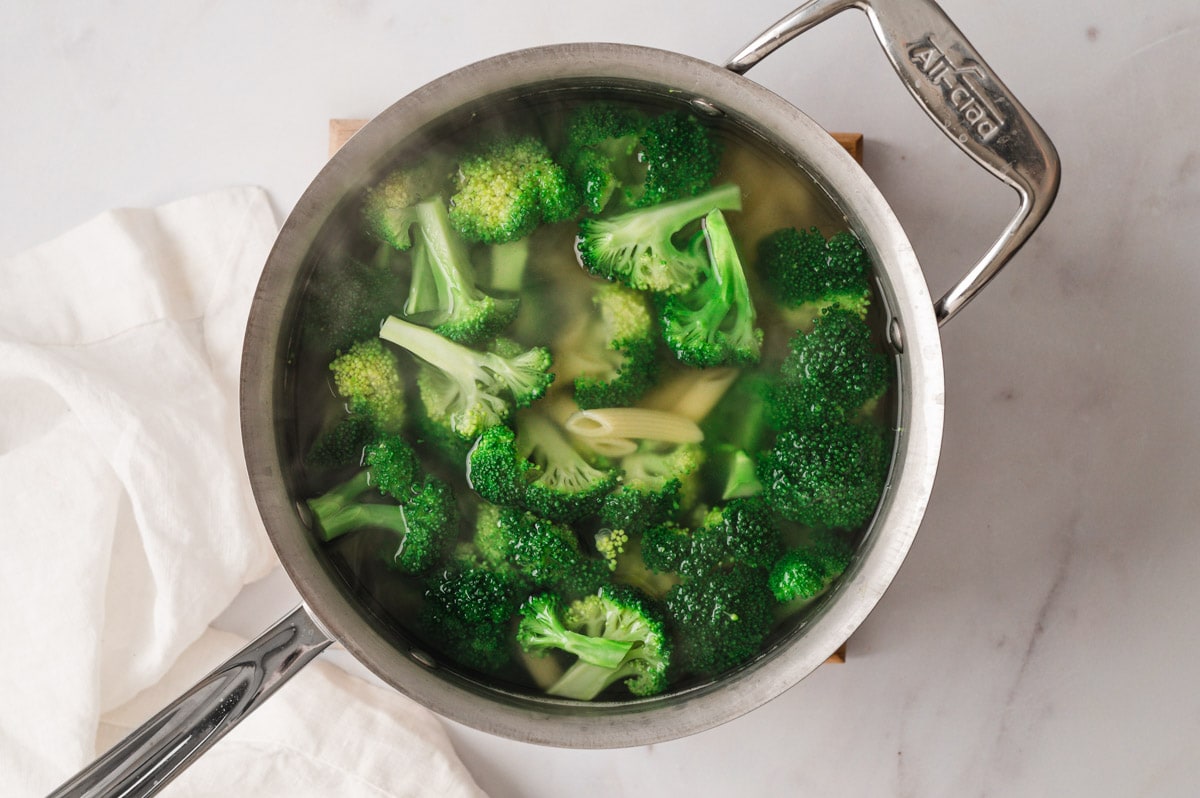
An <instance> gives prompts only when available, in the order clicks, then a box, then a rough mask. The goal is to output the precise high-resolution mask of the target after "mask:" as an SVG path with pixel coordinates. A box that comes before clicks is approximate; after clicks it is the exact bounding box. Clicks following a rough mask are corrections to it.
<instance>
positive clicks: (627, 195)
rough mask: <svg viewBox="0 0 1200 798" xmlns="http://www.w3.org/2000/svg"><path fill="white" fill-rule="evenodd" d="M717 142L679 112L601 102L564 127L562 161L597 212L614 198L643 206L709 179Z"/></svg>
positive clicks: (693, 119)
mask: <svg viewBox="0 0 1200 798" xmlns="http://www.w3.org/2000/svg"><path fill="white" fill-rule="evenodd" d="M720 155H721V148H720V144H719V142H717V141H716V140H715V139H714V138H712V137H711V136H710V135H709V132H708V131H707V130H706V129H705V128H704V126H703V125H702V124H701V122H700V120H699V119H697V118H696V117H695V116H692V115H691V114H687V113H684V112H670V113H665V114H661V115H659V116H656V117H652V118H647V117H646V116H644V115H643V114H641V113H639V112H637V111H634V110H629V109H624V108H620V107H617V106H613V105H609V104H606V103H593V104H589V105H585V106H583V107H581V108H580V109H578V110H577V111H576V113H575V115H574V116H573V117H572V118H571V120H570V122H569V123H568V127H567V147H566V150H565V152H564V154H563V162H564V164H565V165H566V166H567V168H568V170H569V171H570V173H571V176H572V177H573V179H574V180H575V183H576V185H578V186H579V188H580V192H581V194H582V195H583V200H584V206H585V207H586V209H587V210H588V211H589V212H591V213H600V212H601V211H602V210H604V208H605V207H606V206H608V204H609V202H610V200H612V199H613V197H617V198H618V199H619V204H620V205H623V206H625V207H646V206H649V205H657V204H658V203H660V202H664V201H667V200H674V199H679V198H681V197H688V196H692V195H694V194H696V193H698V192H700V191H702V190H704V189H705V188H707V187H708V185H709V184H710V183H711V182H712V179H713V176H714V175H715V174H716V171H717V166H718V165H719V163H720Z"/></svg>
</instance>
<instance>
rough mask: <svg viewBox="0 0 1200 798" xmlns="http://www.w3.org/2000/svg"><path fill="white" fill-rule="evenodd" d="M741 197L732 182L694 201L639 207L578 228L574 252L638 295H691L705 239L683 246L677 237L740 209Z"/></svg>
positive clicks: (700, 237)
mask: <svg viewBox="0 0 1200 798" xmlns="http://www.w3.org/2000/svg"><path fill="white" fill-rule="evenodd" d="M741 207H742V192H741V189H739V188H738V187H737V186H736V185H733V184H732V183H730V184H726V185H723V186H718V187H717V188H713V189H710V190H708V191H706V192H704V193H703V194H698V195H696V196H694V197H686V198H683V199H678V200H674V201H671V202H664V203H660V204H658V205H654V206H651V207H648V208H638V209H635V210H631V211H626V212H625V213H622V214H619V215H617V216H610V217H607V218H602V219H599V218H587V219H584V220H582V221H581V222H580V223H579V235H578V237H577V238H576V239H575V251H576V254H577V255H578V257H579V261H580V263H582V264H583V265H584V266H585V267H586V268H587V269H588V270H590V271H591V272H592V273H593V274H595V275H597V276H600V277H604V278H606V279H608V280H614V281H617V282H622V283H625V284H626V285H628V286H631V287H633V288H636V289H638V290H639V291H656V292H661V293H672V294H678V293H682V292H684V291H688V290H690V289H691V288H692V287H693V286H695V285H696V282H697V281H698V280H699V279H700V277H701V274H702V272H703V270H704V269H705V268H706V264H707V262H708V251H707V247H706V245H705V240H704V235H703V234H700V233H697V234H695V235H692V236H690V237H689V238H688V240H687V241H686V242H685V243H684V244H683V245H682V246H677V245H676V243H675V238H676V235H677V234H679V233H680V231H682V230H683V229H684V228H685V227H687V226H688V225H689V224H690V223H692V222H695V221H697V220H699V219H703V218H704V217H705V216H706V215H707V214H708V213H710V212H711V211H713V210H726V211H728V210H734V211H736V210H741Z"/></svg>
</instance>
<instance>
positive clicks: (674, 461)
mask: <svg viewBox="0 0 1200 798" xmlns="http://www.w3.org/2000/svg"><path fill="white" fill-rule="evenodd" d="M703 461H704V450H703V449H702V448H701V447H700V446H699V445H697V444H679V445H674V446H663V445H662V444H653V443H649V442H646V443H643V444H642V445H641V446H639V447H638V450H637V451H635V452H634V453H633V454H630V455H626V456H625V457H624V458H622V459H621V468H622V471H623V476H622V482H621V487H620V488H618V489H617V490H616V491H614V492H612V493H610V494H609V495H608V496H606V497H604V501H603V503H602V504H601V505H600V521H601V523H602V524H604V525H605V526H607V527H608V528H610V529H614V530H623V531H624V532H625V533H627V534H628V535H639V534H641V533H642V532H643V531H644V530H645V529H647V528H648V527H650V526H653V525H655V524H661V523H664V522H666V521H668V520H670V519H672V518H674V517H675V515H677V514H678V512H679V510H680V504H681V501H683V499H684V497H686V496H688V495H690V494H692V493H694V492H695V489H696V488H695V485H694V483H695V481H696V478H697V475H698V474H699V471H700V465H701V463H702V462H703Z"/></svg>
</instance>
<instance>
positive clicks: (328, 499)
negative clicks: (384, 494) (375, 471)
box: [308, 469, 372, 540]
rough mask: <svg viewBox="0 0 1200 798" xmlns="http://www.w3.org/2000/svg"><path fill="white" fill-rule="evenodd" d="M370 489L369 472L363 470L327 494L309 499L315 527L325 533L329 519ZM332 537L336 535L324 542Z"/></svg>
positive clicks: (329, 538) (326, 538) (327, 537)
mask: <svg viewBox="0 0 1200 798" xmlns="http://www.w3.org/2000/svg"><path fill="white" fill-rule="evenodd" d="M371 487H372V485H371V472H370V471H369V470H366V469H364V470H362V471H359V472H358V473H357V474H355V475H354V476H353V477H351V478H350V479H348V480H347V481H345V482H343V483H342V484H341V485H338V486H337V487H336V488H333V489H332V490H330V491H328V492H327V493H324V494H322V495H321V496H318V497H316V498H315V499H309V500H308V507H309V509H310V510H312V513H313V515H314V516H315V517H316V521H317V525H318V526H319V527H320V528H321V530H322V532H324V531H325V529H326V524H327V523H328V522H329V520H330V519H332V518H333V517H334V516H336V515H337V514H338V513H339V512H341V511H342V510H343V509H345V508H346V507H347V506H348V505H350V504H351V502H353V501H354V500H355V499H357V498H358V497H359V496H361V495H363V494H364V493H366V492H367V490H369V489H370V488H371ZM343 531H347V530H343ZM339 534H341V533H339ZM334 537H336V535H333V536H328V535H327V536H326V537H325V540H332V539H333V538H334Z"/></svg>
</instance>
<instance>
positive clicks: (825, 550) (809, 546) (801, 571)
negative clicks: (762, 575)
mask: <svg viewBox="0 0 1200 798" xmlns="http://www.w3.org/2000/svg"><path fill="white" fill-rule="evenodd" d="M853 556H854V548H853V547H852V546H851V545H850V544H849V543H848V542H846V540H845V538H843V537H842V536H841V535H838V534H836V533H833V532H828V531H825V532H819V533H816V534H814V535H813V537H812V539H811V540H809V541H808V542H807V543H805V544H804V545H802V546H799V547H798V548H795V549H791V550H790V551H788V552H786V553H784V554H783V555H782V556H781V557H780V558H779V559H778V560H777V561H776V562H775V564H774V565H773V566H772V567H771V573H770V576H769V577H768V580H767V584H768V585H770V587H771V592H772V593H774V594H775V600H776V601H778V602H780V603H781V604H787V603H790V602H795V601H798V600H799V601H807V600H808V599H812V598H815V597H816V596H818V595H819V594H821V593H822V592H824V590H825V589H826V588H827V587H829V585H830V584H831V583H832V582H833V580H835V579H837V578H838V577H839V576H841V575H842V573H843V572H844V571H845V570H846V568H847V567H848V566H849V565H850V560H851V558H853Z"/></svg>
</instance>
